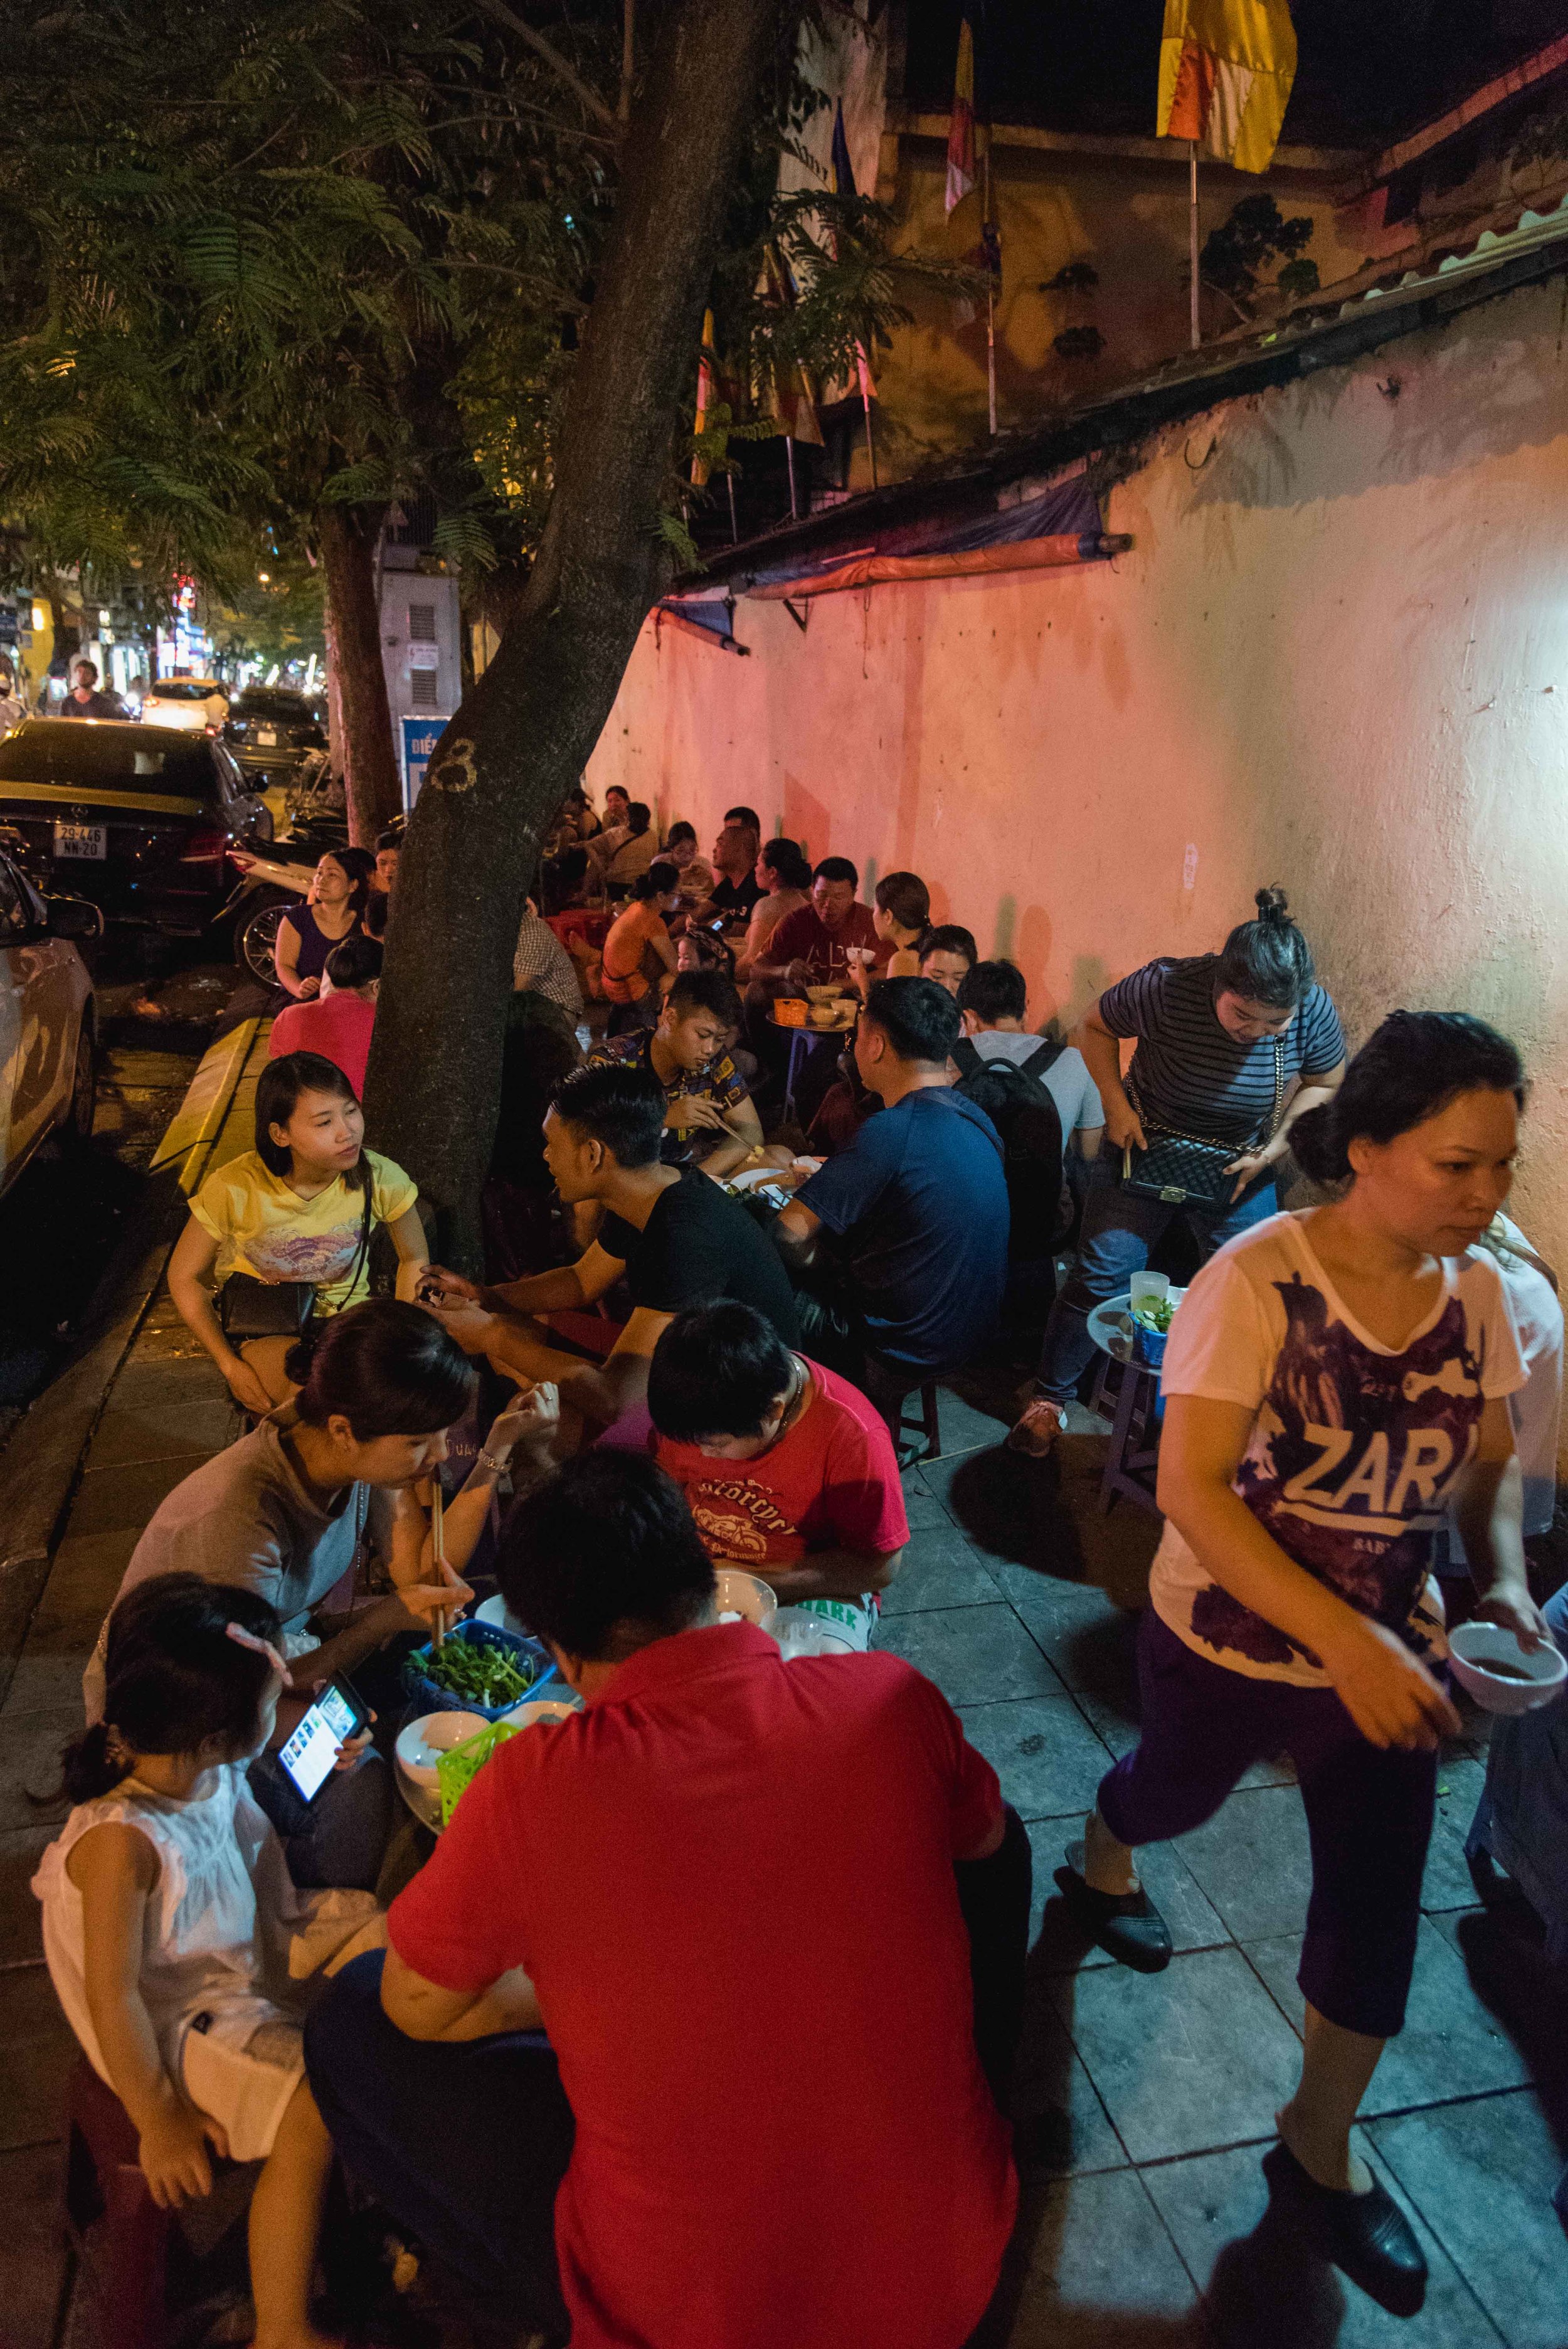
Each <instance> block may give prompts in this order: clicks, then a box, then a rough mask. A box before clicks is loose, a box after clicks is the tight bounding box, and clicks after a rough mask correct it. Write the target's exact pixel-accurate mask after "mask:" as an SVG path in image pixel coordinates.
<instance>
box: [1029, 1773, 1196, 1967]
mask: <svg viewBox="0 0 1568 2349" xmlns="http://www.w3.org/2000/svg"><path fill="white" fill-rule="evenodd" d="M1084 1808H1085V1809H1086V1810H1087V1809H1088V1805H1087V1804H1086V1805H1085V1806H1084ZM1028 1832H1029V1847H1030V1849H1031V1851H1032V1852H1033V1854H1034V1861H1035V1895H1034V1909H1033V1915H1032V1920H1031V1930H1030V1940H1031V1943H1032V1945H1033V1948H1034V1963H1035V1964H1037V1965H1038V1966H1040V1967H1042V1968H1044V1969H1045V1970H1046V1971H1048V1972H1052V1973H1068V1974H1070V1973H1076V1972H1077V1971H1078V1970H1079V1968H1080V1967H1090V1966H1114V1965H1115V1963H1116V1961H1115V1959H1114V1958H1110V1957H1108V1956H1107V1955H1106V1953H1105V1951H1103V1950H1101V1949H1099V1947H1097V1945H1096V1944H1095V1943H1093V1942H1092V1941H1091V1942H1086V1941H1085V1940H1084V1938H1083V1935H1082V1934H1081V1933H1080V1932H1079V1930H1078V1927H1077V1925H1076V1923H1074V1922H1073V1921H1072V1920H1071V1919H1070V1918H1069V1916H1068V1907H1067V1903H1066V1901H1065V1900H1064V1899H1062V1897H1061V1894H1060V1893H1059V1892H1058V1891H1057V1886H1056V1871H1057V1868H1060V1866H1061V1865H1062V1854H1063V1851H1064V1848H1065V1847H1066V1846H1067V1845H1068V1844H1069V1843H1076V1842H1077V1841H1078V1839H1079V1833H1080V1830H1079V1827H1078V1822H1077V1821H1076V1820H1072V1819H1068V1820H1067V1821H1066V1822H1065V1823H1064V1822H1063V1821H1062V1820H1061V1819H1038V1820H1037V1821H1036V1822H1035V1823H1034V1825H1033V1826H1031V1827H1030V1828H1029V1831H1028ZM1138 1866H1139V1871H1140V1875H1141V1876H1142V1878H1143V1881H1144V1884H1145V1885H1146V1886H1147V1887H1148V1890H1149V1897H1150V1899H1151V1900H1152V1901H1153V1902H1154V1905H1155V1907H1156V1908H1157V1909H1159V1910H1160V1913H1161V1916H1162V1917H1163V1918H1164V1920H1165V1922H1166V1923H1167V1924H1168V1925H1169V1926H1170V1928H1171V1947H1172V1948H1173V1949H1176V1950H1212V1949H1222V1948H1225V1947H1227V1946H1228V1945H1229V1943H1230V1939H1231V1937H1230V1935H1229V1934H1228V1933H1227V1932H1226V1930H1225V1928H1224V1925H1223V1923H1222V1920H1221V1918H1220V1916H1219V1913H1218V1911H1217V1910H1216V1909H1214V1908H1213V1906H1212V1903H1211V1902H1210V1901H1209V1899H1207V1898H1206V1896H1205V1894H1204V1893H1203V1891H1202V1888H1201V1886H1200V1885H1199V1884H1198V1881H1197V1879H1196V1878H1195V1877H1194V1876H1193V1874H1192V1872H1191V1868H1188V1866H1187V1864H1186V1862H1185V1860H1183V1858H1182V1857H1181V1853H1180V1852H1179V1851H1178V1850H1177V1848H1176V1847H1175V1845H1174V1844H1168V1843H1151V1844H1146V1845H1145V1846H1144V1847H1143V1849H1142V1850H1141V1851H1140V1853H1139V1855H1138Z"/></svg>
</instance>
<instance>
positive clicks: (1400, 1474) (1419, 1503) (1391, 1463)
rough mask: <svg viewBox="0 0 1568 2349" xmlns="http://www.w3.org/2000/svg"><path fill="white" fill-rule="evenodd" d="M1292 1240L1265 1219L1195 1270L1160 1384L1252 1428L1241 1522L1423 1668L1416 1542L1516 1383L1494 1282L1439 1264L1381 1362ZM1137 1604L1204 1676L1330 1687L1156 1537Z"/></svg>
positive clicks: (1431, 1601) (1471, 1265)
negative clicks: (1427, 1299) (1384, 1630)
mask: <svg viewBox="0 0 1568 2349" xmlns="http://www.w3.org/2000/svg"><path fill="white" fill-rule="evenodd" d="M1309 1230H1310V1211H1309V1216H1299V1215H1286V1216H1270V1217H1269V1219H1268V1221H1267V1222H1266V1223H1262V1224H1257V1225H1255V1226H1253V1229H1252V1230H1251V1231H1249V1232H1243V1234H1242V1235H1241V1237H1240V1238H1238V1239H1233V1240H1232V1241H1230V1242H1229V1243H1228V1244H1227V1245H1226V1246H1225V1247H1222V1249H1221V1250H1220V1251H1219V1253H1218V1255H1217V1256H1215V1257H1212V1258H1211V1260H1210V1261H1209V1263H1208V1264H1206V1265H1205V1266H1204V1268H1203V1269H1202V1271H1201V1272H1200V1273H1199V1274H1198V1276H1197V1278H1196V1279H1195V1280H1194V1281H1193V1283H1192V1286H1191V1288H1190V1289H1189V1290H1188V1292H1187V1294H1186V1297H1185V1298H1184V1299H1183V1300H1182V1302H1181V1307H1180V1308H1179V1309H1178V1311H1177V1314H1176V1318H1175V1319H1174V1321H1173V1322H1172V1323H1171V1338H1170V1342H1169V1344H1168V1346H1167V1348H1166V1352H1165V1361H1164V1366H1163V1369H1162V1371H1161V1388H1162V1390H1163V1392H1165V1393H1166V1394H1167V1395H1173V1394H1180V1395H1201V1396H1202V1397H1204V1398H1206V1399H1207V1400H1208V1401H1210V1402H1233V1403H1242V1404H1244V1405H1245V1407H1246V1408H1247V1409H1248V1410H1249V1411H1251V1412H1253V1413H1255V1414H1256V1417H1255V1419H1254V1422H1253V1432H1252V1435H1251V1438H1250V1439H1249V1441H1248V1444H1247V1449H1246V1452H1245V1454H1243V1459H1242V1463H1241V1465H1240V1467H1239V1468H1238V1469H1237V1471H1236V1477H1235V1486H1234V1489H1235V1491H1236V1492H1237V1493H1238V1494H1239V1495H1241V1497H1242V1499H1243V1501H1244V1502H1245V1503H1246V1505H1247V1506H1248V1508H1249V1509H1251V1510H1252V1512H1253V1516H1255V1517H1256V1518H1257V1519H1258V1520H1259V1522H1260V1523H1261V1524H1262V1525H1263V1526H1264V1527H1266V1529H1267V1531H1268V1533H1269V1534H1270V1535H1271V1536H1272V1537H1273V1538H1274V1540H1275V1541H1276V1542H1277V1543H1278V1544H1279V1546H1280V1547H1281V1549H1283V1550H1284V1551H1285V1552H1286V1553H1287V1554H1288V1556H1290V1557H1293V1558H1294V1559H1295V1562H1296V1564H1297V1565H1298V1566H1302V1567H1305V1568H1306V1571H1307V1572H1308V1573H1309V1574H1311V1575H1314V1576H1315V1578H1317V1580H1318V1581H1319V1582H1323V1583H1326V1584H1327V1586H1328V1587H1329V1588H1330V1589H1332V1590H1334V1591H1336V1593H1337V1594H1338V1596H1339V1597H1340V1598H1341V1599H1345V1600H1346V1601H1347V1602H1348V1604H1349V1605H1350V1606H1352V1607H1355V1608H1357V1609H1359V1610H1360V1612H1361V1613H1362V1614H1364V1615H1371V1616H1373V1617H1375V1618H1376V1619H1377V1621H1378V1622H1380V1623H1384V1624H1387V1626H1388V1628H1389V1629H1390V1630H1397V1631H1398V1632H1399V1633H1400V1635H1401V1636H1402V1637H1403V1638H1404V1639H1406V1640H1408V1642H1409V1644H1410V1645H1411V1646H1412V1647H1413V1648H1414V1649H1415V1650H1416V1651H1417V1652H1418V1653H1419V1654H1422V1655H1426V1656H1429V1657H1432V1658H1440V1657H1441V1656H1442V1655H1443V1654H1444V1652H1445V1641H1444V1637H1443V1614H1442V1600H1441V1598H1440V1597H1439V1592H1438V1588H1437V1584H1436V1582H1435V1581H1434V1580H1433V1579H1432V1577H1431V1575H1430V1573H1429V1566H1430V1562H1431V1551H1432V1537H1433V1536H1434V1534H1435V1533H1436V1532H1437V1530H1438V1528H1439V1526H1440V1525H1441V1524H1442V1522H1443V1516H1444V1512H1445V1509H1446V1506H1447V1503H1448V1500H1449V1494H1450V1493H1451V1491H1452V1488H1453V1486H1454V1485H1455V1483H1456V1482H1457V1480H1458V1477H1459V1475H1460V1470H1461V1469H1462V1468H1463V1467H1464V1465H1465V1464H1466V1462H1467V1461H1468V1460H1469V1459H1470V1455H1471V1454H1472V1453H1473V1452H1474V1450H1475V1447H1476V1444H1477V1441H1478V1439H1479V1433H1480V1417H1481V1411H1482V1407H1483V1405H1484V1403H1485V1402H1488V1401H1489V1400H1490V1399H1491V1397H1493V1396H1496V1395H1511V1394H1515V1393H1517V1392H1518V1391H1519V1389H1520V1388H1521V1387H1522V1386H1523V1384H1524V1379H1525V1372H1524V1365H1523V1362H1522V1360H1521V1357H1520V1351H1519V1341H1518V1339H1517V1338H1516V1336H1515V1334H1514V1328H1513V1321H1512V1318H1511V1314H1510V1312H1509V1308H1508V1300H1507V1299H1506V1297H1505V1295H1504V1293H1503V1287H1502V1282H1501V1278H1500V1277H1499V1274H1498V1269H1497V1267H1496V1265H1495V1264H1494V1263H1492V1261H1491V1258H1490V1257H1481V1256H1480V1255H1466V1256H1464V1257H1445V1259H1444V1261H1443V1286H1442V1289H1441V1291H1440V1293H1439V1297H1438V1299H1437V1302H1436V1303H1435V1304H1434V1306H1433V1308H1432V1309H1431V1311H1430V1313H1429V1315H1428V1316H1427V1319H1425V1321H1424V1322H1423V1323H1422V1324H1421V1326H1420V1328H1419V1329H1418V1330H1416V1331H1415V1332H1414V1333H1413V1335H1412V1336H1411V1338H1410V1339H1409V1340H1408V1343H1407V1344H1406V1345H1405V1346H1403V1347H1402V1348H1401V1349H1400V1350H1398V1352H1395V1351H1393V1350H1391V1349H1390V1348H1388V1347H1387V1346H1384V1345H1380V1344H1379V1343H1378V1341H1377V1339H1376V1338H1374V1337H1372V1336H1371V1335H1370V1334H1369V1333H1368V1332H1367V1330H1364V1329H1363V1328H1362V1327H1361V1325H1360V1324H1359V1322H1357V1319H1356V1318H1355V1316H1354V1315H1353V1314H1352V1313H1351V1312H1350V1310H1349V1309H1348V1308H1347V1307H1346V1305H1345V1304H1344V1302H1343V1301H1342V1299H1340V1298H1339V1296H1338V1295H1337V1294H1336V1290H1335V1288H1334V1286H1333V1283H1332V1282H1331V1281H1330V1280H1329V1278H1328V1276H1327V1274H1326V1272H1325V1271H1324V1269H1323V1268H1322V1266H1321V1265H1320V1264H1319V1263H1318V1260H1317V1258H1316V1257H1315V1254H1314V1253H1313V1248H1312V1243H1311V1240H1310V1237H1309ZM1150 1599H1151V1600H1152V1602H1153V1605H1154V1608H1155V1611H1156V1612H1157V1613H1158V1615H1159V1616H1160V1618H1161V1621H1162V1622H1165V1623H1167V1624H1169V1626H1170V1628H1171V1630H1172V1631H1174V1632H1175V1633H1176V1635H1177V1637H1178V1638H1179V1639H1181V1640H1185V1641H1186V1643H1187V1645H1188V1646H1189V1647H1190V1648H1192V1649H1195V1650H1196V1651H1197V1652H1198V1654H1200V1655H1201V1656H1205V1657H1207V1659H1208V1660H1209V1661H1210V1662H1211V1663H1219V1664H1224V1665H1226V1666H1228V1667H1229V1669H1230V1670H1231V1671H1237V1672H1241V1673H1243V1675H1244V1676H1245V1677H1246V1678H1247V1679H1249V1680H1274V1681H1288V1682H1292V1683H1293V1685H1295V1687H1297V1688H1326V1687H1327V1686H1328V1684H1329V1683H1328V1676H1327V1674H1326V1672H1325V1671H1324V1670H1323V1668H1322V1666H1321V1665H1320V1664H1319V1663H1318V1661H1317V1660H1316V1658H1315V1657H1314V1656H1313V1655H1311V1654H1310V1653H1309V1651H1306V1650H1305V1649H1304V1648H1301V1647H1298V1646H1297V1645H1296V1644H1295V1641H1294V1640H1290V1639H1288V1638H1287V1637H1286V1635H1285V1633H1284V1632H1283V1631H1282V1630H1279V1629H1278V1628H1277V1626H1275V1625H1274V1624H1273V1623H1269V1622H1265V1621H1264V1619H1263V1617H1262V1616H1260V1615H1256V1614H1254V1613H1253V1610H1252V1609H1251V1608H1248V1607H1243V1604H1242V1603H1241V1601H1240V1599H1233V1598H1232V1597H1231V1595H1230V1593H1229V1592H1228V1591H1226V1590H1223V1589H1222V1588H1220V1586H1219V1584H1218V1583H1216V1582H1214V1581H1212V1580H1211V1578H1210V1577H1209V1576H1208V1575H1207V1574H1206V1573H1205V1572H1204V1570H1203V1568H1202V1566H1201V1565H1200V1564H1199V1562H1198V1560H1197V1558H1196V1557H1194V1556H1193V1554H1192V1552H1191V1549H1190V1548H1189V1547H1188V1546H1187V1544H1186V1542H1185V1541H1184V1540H1183V1539H1182V1537H1181V1535H1180V1534H1179V1533H1178V1532H1177V1530H1176V1528H1175V1526H1172V1525H1170V1524H1167V1526H1166V1527H1165V1531H1164V1534H1163V1536H1162V1537H1161V1543H1160V1549H1159V1554H1158V1555H1157V1557H1156V1558H1155V1560H1154V1568H1153V1573H1152V1575H1151V1578H1150Z"/></svg>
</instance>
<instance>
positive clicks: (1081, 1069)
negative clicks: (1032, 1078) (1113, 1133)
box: [970, 1028, 1105, 1142]
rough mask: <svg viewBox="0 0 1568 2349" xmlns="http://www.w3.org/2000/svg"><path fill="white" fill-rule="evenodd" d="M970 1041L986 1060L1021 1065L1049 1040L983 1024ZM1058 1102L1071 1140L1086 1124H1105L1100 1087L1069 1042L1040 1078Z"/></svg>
mask: <svg viewBox="0 0 1568 2349" xmlns="http://www.w3.org/2000/svg"><path fill="white" fill-rule="evenodd" d="M970 1042H971V1043H972V1044H973V1045H974V1047H975V1050H976V1051H977V1052H978V1053H979V1055H980V1058H981V1059H982V1060H983V1061H1013V1062H1014V1063H1015V1065H1016V1067H1018V1068H1022V1066H1023V1064H1024V1062H1025V1061H1026V1060H1028V1059H1029V1058H1030V1056H1031V1055H1032V1054H1033V1053H1036V1052H1037V1051H1038V1050H1039V1049H1040V1046H1041V1045H1042V1044H1043V1043H1044V1042H1045V1038H1044V1037H1043V1036H1016V1035H1014V1033H1013V1031H1012V1030H1011V1029H1008V1028H982V1030H980V1033H979V1034H978V1035H977V1036H972V1037H971V1038H970ZM1040 1082H1041V1083H1042V1084H1043V1085H1044V1087H1045V1089H1046V1091H1047V1092H1048V1093H1049V1095H1050V1097H1051V1099H1052V1100H1053V1101H1054V1102H1055V1103H1056V1105H1057V1116H1058V1117H1059V1118H1060V1119H1061V1122H1062V1139H1063V1141H1064V1142H1067V1141H1070V1140H1071V1138H1072V1136H1073V1135H1074V1134H1075V1133H1078V1131H1079V1129H1080V1128H1082V1127H1084V1126H1092V1125H1103V1124H1104V1123H1105V1111H1104V1108H1103V1107H1102V1105H1101V1102H1100V1098H1099V1086H1098V1085H1097V1084H1096V1083H1095V1081H1094V1079H1093V1078H1092V1077H1091V1076H1090V1075H1089V1072H1088V1062H1087V1061H1085V1059H1084V1056H1083V1054H1082V1053H1081V1052H1080V1051H1078V1050H1077V1049H1076V1047H1075V1046H1073V1045H1071V1044H1069V1045H1068V1048H1067V1050H1066V1051H1065V1052H1058V1053H1057V1057H1056V1059H1055V1060H1054V1061H1052V1062H1051V1065H1050V1067H1049V1068H1048V1069H1047V1071H1045V1073H1044V1075H1043V1076H1042V1077H1041V1079H1040Z"/></svg>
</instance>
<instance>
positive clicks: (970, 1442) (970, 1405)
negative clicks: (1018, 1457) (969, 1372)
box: [936, 1386, 1013, 1459]
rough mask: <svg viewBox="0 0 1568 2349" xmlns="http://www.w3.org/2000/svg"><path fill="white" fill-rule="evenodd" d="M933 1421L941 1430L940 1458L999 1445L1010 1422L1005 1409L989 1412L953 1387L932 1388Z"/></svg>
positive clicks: (1011, 1418)
mask: <svg viewBox="0 0 1568 2349" xmlns="http://www.w3.org/2000/svg"><path fill="white" fill-rule="evenodd" d="M936 1409H937V1421H938V1424H939V1425H940V1427H941V1430H942V1454H941V1456H942V1457H943V1458H944V1459H946V1458H947V1457H949V1455H950V1454H954V1453H957V1452H975V1451H978V1450H980V1449H981V1448H982V1447H984V1448H985V1449H986V1450H987V1451H989V1450H991V1449H992V1448H993V1447H994V1446H995V1445H996V1444H1000V1443H1001V1441H1002V1439H1003V1437H1004V1436H1005V1435H1006V1433H1007V1430H1008V1429H1009V1428H1010V1427H1011V1426H1012V1424H1013V1415H1012V1413H1011V1411H1010V1410H1007V1409H1006V1408H1002V1409H998V1410H995V1411H989V1410H987V1409H986V1408H985V1404H984V1403H979V1402H975V1401H974V1400H973V1399H972V1398H971V1397H969V1396H967V1395H961V1394H960V1393H959V1392H958V1391H957V1389H956V1388H955V1387H944V1386H939V1387H938V1388H937V1390H936Z"/></svg>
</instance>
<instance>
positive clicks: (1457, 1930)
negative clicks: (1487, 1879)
mask: <svg viewBox="0 0 1568 2349" xmlns="http://www.w3.org/2000/svg"><path fill="white" fill-rule="evenodd" d="M1485 1918H1486V1910H1485V1909H1482V1908H1481V1907H1480V1905H1479V1904H1477V1905H1475V1906H1472V1907H1471V1908H1469V1909H1438V1910H1436V1911H1435V1913H1434V1914H1433V1916H1432V1919H1431V1924H1432V1930H1433V1931H1434V1932H1438V1933H1440V1934H1441V1935H1442V1937H1443V1939H1444V1940H1445V1941H1449V1942H1451V1943H1452V1945H1453V1947H1454V1948H1455V1949H1456V1950H1457V1951H1459V1953H1460V1957H1461V1958H1462V1957H1463V1955H1464V1941H1463V1939H1462V1936H1463V1934H1464V1932H1465V1931H1466V1930H1467V1928H1468V1927H1469V1926H1470V1925H1471V1924H1472V1923H1476V1922H1484V1921H1485Z"/></svg>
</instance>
